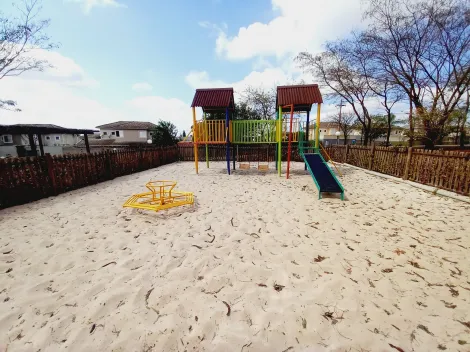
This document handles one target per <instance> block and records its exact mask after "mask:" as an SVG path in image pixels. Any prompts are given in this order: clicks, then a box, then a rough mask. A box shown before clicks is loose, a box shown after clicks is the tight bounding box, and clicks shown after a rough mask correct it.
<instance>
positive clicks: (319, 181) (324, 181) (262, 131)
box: [191, 84, 344, 199]
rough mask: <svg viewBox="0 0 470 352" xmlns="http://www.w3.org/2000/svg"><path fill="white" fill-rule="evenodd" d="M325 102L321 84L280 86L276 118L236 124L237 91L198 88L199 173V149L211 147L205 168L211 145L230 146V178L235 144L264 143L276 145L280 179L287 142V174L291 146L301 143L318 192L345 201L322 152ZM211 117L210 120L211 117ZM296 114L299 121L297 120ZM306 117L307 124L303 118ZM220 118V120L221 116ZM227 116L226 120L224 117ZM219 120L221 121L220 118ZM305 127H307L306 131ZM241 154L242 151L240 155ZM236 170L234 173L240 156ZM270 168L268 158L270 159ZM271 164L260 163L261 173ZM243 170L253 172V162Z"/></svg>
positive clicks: (196, 135) (195, 130) (195, 138)
mask: <svg viewBox="0 0 470 352" xmlns="http://www.w3.org/2000/svg"><path fill="white" fill-rule="evenodd" d="M322 103H323V99H322V96H321V93H320V90H319V89H318V85H316V84H310V85H292V86H279V87H277V94H276V110H277V114H276V119H275V120H234V119H233V112H234V108H235V104H234V97H233V88H218V89H217V88H215V89H197V90H196V94H195V95H194V99H193V102H192V104H191V107H192V112H193V129H192V132H193V144H194V156H195V160H194V163H195V168H196V173H199V165H198V146H199V145H205V146H206V164H207V167H209V152H208V146H209V145H213V144H219V145H221V144H222V145H223V144H225V146H226V161H227V173H228V174H229V175H230V172H231V170H230V145H231V144H232V145H242V144H264V145H270V144H274V145H275V148H276V149H275V151H276V153H275V154H276V156H275V165H276V169H277V172H278V174H279V176H281V174H282V169H281V167H282V163H281V160H282V143H286V142H287V144H288V151H287V172H286V178H289V175H290V162H291V154H292V143H298V145H299V153H300V155H301V157H302V158H303V160H304V162H305V168H306V170H308V171H309V173H310V175H311V176H312V178H313V180H314V182H315V185H316V186H317V188H318V191H319V198H321V194H322V193H323V192H328V193H340V195H341V199H343V198H344V189H343V187H342V185H341V183H340V182H339V181H338V179H337V178H336V176H335V175H334V173H333V172H332V171H331V169H330V168H329V167H328V165H327V163H326V162H325V160H324V159H323V157H322V155H321V153H320V147H321V145H320V130H319V127H318V126H320V113H321V104H322ZM313 104H317V115H316V124H315V126H316V128H315V131H314V132H315V139H314V143H313V144H312V143H310V141H309V138H308V136H309V127H310V111H311V109H312V105H313ZM196 107H201V108H202V111H203V118H202V119H201V120H199V121H198V120H197V119H196ZM208 114H209V115H210V118H208ZM294 114H296V117H294ZM301 114H306V121H305V122H304V121H302V119H301V118H300V117H298V116H300V115H301ZM217 115H218V116H217ZM221 116H224V117H225V118H224V119H220V117H221ZM217 118H218V119H217ZM303 125H305V129H304V127H303ZM237 156H238V153H237ZM232 159H233V169H235V155H234V156H233V157H232ZM267 162H268V165H269V160H267ZM268 165H260V164H259V161H258V170H261V171H266V170H267V169H268V167H269V166H268ZM239 166H240V169H249V168H250V164H249V163H248V164H246V163H240V165H239Z"/></svg>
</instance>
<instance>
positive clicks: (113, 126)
mask: <svg viewBox="0 0 470 352" xmlns="http://www.w3.org/2000/svg"><path fill="white" fill-rule="evenodd" d="M155 127H157V125H155V124H154V123H151V122H142V121H117V122H111V123H107V124H104V125H100V126H96V128H99V129H102V130H153V129H154V128H155Z"/></svg>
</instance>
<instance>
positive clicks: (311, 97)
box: [276, 84, 323, 110]
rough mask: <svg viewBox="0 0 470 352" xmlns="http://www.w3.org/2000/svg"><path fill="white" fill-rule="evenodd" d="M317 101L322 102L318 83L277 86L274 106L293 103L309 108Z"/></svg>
mask: <svg viewBox="0 0 470 352" xmlns="http://www.w3.org/2000/svg"><path fill="white" fill-rule="evenodd" d="M318 103H323V99H322V96H321V93H320V89H318V84H305V85H297V86H279V87H277V97H276V106H284V105H290V104H294V105H296V106H298V107H301V106H303V107H307V106H308V107H310V108H311V105H312V104H318ZM310 108H309V110H310Z"/></svg>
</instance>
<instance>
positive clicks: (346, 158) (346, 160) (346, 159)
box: [344, 144, 349, 164]
mask: <svg viewBox="0 0 470 352" xmlns="http://www.w3.org/2000/svg"><path fill="white" fill-rule="evenodd" d="M348 154H349V144H346V155H345V156H344V163H345V164H347V163H348Z"/></svg>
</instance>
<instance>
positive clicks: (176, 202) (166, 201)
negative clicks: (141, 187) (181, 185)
mask: <svg viewBox="0 0 470 352" xmlns="http://www.w3.org/2000/svg"><path fill="white" fill-rule="evenodd" d="M175 186H176V182H175V181H150V182H147V184H146V185H145V187H147V188H148V189H149V190H150V192H145V193H139V194H134V195H133V196H132V197H130V198H129V199H128V200H127V201H126V202H125V203H124V204H123V207H124V208H136V209H144V210H154V211H159V210H164V209H169V208H174V207H179V206H182V205H192V204H194V195H193V193H191V192H180V191H175V190H174V188H175Z"/></svg>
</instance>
